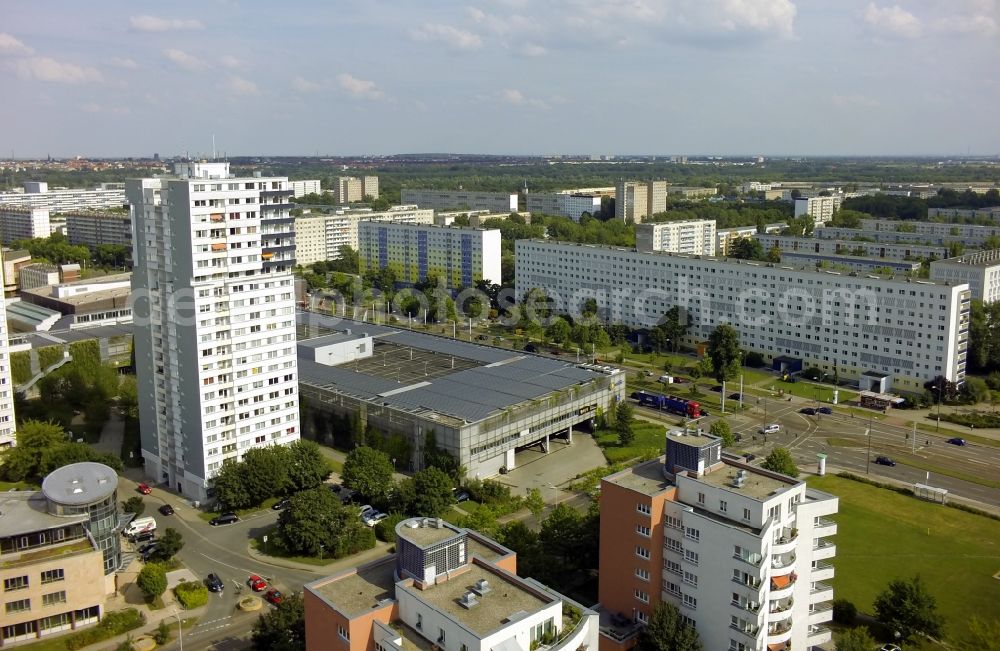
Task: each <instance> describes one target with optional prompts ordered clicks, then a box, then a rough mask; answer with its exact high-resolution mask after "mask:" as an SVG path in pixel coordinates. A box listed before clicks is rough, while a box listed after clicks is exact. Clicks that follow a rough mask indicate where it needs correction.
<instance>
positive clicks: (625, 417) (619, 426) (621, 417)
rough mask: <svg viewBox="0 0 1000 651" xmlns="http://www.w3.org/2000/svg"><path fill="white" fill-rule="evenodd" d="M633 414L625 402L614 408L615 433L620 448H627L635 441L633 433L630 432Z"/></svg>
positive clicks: (630, 407)
mask: <svg viewBox="0 0 1000 651" xmlns="http://www.w3.org/2000/svg"><path fill="white" fill-rule="evenodd" d="M633 413H634V410H633V408H632V405H631V404H629V403H627V402H623V403H621V404H619V405H618V406H617V407H616V408H615V432H617V434H618V442H619V443H620V444H621V445H622V446H627V445H629V444H631V443H632V441H634V440H635V432H633V431H632V417H633Z"/></svg>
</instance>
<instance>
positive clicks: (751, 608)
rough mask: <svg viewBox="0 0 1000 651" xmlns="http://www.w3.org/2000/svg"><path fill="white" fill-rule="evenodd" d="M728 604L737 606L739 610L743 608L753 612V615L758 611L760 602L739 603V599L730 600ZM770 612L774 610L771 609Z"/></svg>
mask: <svg viewBox="0 0 1000 651" xmlns="http://www.w3.org/2000/svg"><path fill="white" fill-rule="evenodd" d="M730 605H731V606H735V607H737V608H739V609H740V610H745V611H747V612H748V613H753V614H755V615H756V614H757V613H759V612H760V604H755V603H750V602H747V603H740V602H739V601H731V602H730ZM772 612H774V611H772Z"/></svg>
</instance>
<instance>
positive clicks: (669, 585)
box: [663, 579, 681, 597]
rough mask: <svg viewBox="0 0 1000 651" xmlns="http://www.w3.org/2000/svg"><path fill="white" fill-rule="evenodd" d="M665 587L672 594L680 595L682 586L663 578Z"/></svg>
mask: <svg viewBox="0 0 1000 651" xmlns="http://www.w3.org/2000/svg"><path fill="white" fill-rule="evenodd" d="M663 589H664V590H666V591H667V592H669V593H670V594H672V595H677V596H678V597H679V596H680V594H681V587H680V586H679V585H677V584H676V583H674V582H673V581H667V580H666V579H664V580H663Z"/></svg>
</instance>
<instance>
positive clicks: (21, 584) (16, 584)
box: [3, 568, 66, 592]
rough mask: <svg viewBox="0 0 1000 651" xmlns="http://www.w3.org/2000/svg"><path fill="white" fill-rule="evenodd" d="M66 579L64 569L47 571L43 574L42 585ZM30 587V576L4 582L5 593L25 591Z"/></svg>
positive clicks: (41, 577)
mask: <svg viewBox="0 0 1000 651" xmlns="http://www.w3.org/2000/svg"><path fill="white" fill-rule="evenodd" d="M65 578H66V575H65V572H64V571H63V570H62V568H57V569H54V570H45V571H44V572H42V573H41V575H40V579H41V582H42V585H45V584H46V583H54V582H56V581H62V580H64V579H65ZM28 586H29V580H28V575H27V574H25V575H22V576H12V577H10V578H7V579H4V580H3V589H4V592H13V591H15V590H24V589H26V588H27V587H28Z"/></svg>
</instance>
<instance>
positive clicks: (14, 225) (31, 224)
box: [0, 205, 52, 244]
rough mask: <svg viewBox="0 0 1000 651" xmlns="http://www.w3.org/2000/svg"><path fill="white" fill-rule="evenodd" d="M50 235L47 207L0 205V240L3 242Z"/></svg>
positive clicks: (7, 242)
mask: <svg viewBox="0 0 1000 651" xmlns="http://www.w3.org/2000/svg"><path fill="white" fill-rule="evenodd" d="M50 235H52V225H51V224H50V223H49V209H48V208H31V207H29V206H15V205H0V241H3V242H4V243H5V244H10V243H12V242H16V241H17V240H30V239H32V238H35V237H42V238H44V237H48V236H50Z"/></svg>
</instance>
